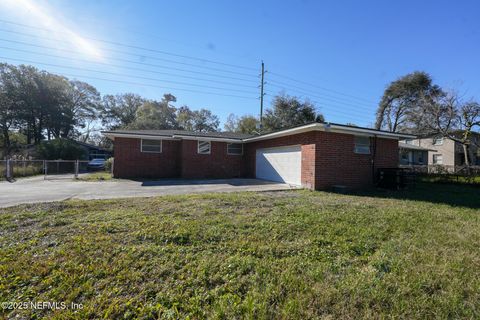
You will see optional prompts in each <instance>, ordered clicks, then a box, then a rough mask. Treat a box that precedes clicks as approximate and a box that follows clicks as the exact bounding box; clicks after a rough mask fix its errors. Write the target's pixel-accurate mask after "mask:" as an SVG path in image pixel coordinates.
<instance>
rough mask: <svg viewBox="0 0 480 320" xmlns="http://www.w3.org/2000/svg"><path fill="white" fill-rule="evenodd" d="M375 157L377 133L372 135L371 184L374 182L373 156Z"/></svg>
mask: <svg viewBox="0 0 480 320" xmlns="http://www.w3.org/2000/svg"><path fill="white" fill-rule="evenodd" d="M376 157H377V135H374V136H373V146H372V159H371V163H372V184H374V183H375V158H376Z"/></svg>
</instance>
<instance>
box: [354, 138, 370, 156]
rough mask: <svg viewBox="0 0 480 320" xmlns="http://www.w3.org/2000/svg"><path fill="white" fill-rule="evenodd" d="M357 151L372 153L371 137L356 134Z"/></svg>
mask: <svg viewBox="0 0 480 320" xmlns="http://www.w3.org/2000/svg"><path fill="white" fill-rule="evenodd" d="M354 152H355V153H360V154H370V138H369V137H362V136H355V150H354Z"/></svg>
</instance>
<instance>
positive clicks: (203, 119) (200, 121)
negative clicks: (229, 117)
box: [193, 109, 220, 132]
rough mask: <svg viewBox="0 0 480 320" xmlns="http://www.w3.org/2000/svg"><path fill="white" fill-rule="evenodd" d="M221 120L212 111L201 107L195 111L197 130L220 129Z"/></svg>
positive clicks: (194, 121)
mask: <svg viewBox="0 0 480 320" xmlns="http://www.w3.org/2000/svg"><path fill="white" fill-rule="evenodd" d="M219 125H220V120H219V119H218V117H217V116H216V115H214V114H213V113H212V111H210V110H207V109H200V110H195V111H193V130H194V131H197V132H214V131H218V126H219Z"/></svg>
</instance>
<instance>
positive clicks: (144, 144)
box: [103, 122, 414, 190]
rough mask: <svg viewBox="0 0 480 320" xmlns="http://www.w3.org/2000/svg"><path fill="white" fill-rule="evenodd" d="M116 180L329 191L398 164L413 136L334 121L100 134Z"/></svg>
mask: <svg viewBox="0 0 480 320" xmlns="http://www.w3.org/2000/svg"><path fill="white" fill-rule="evenodd" d="M103 134H104V135H105V136H107V137H108V138H110V139H112V140H113V141H114V159H115V165H114V176H115V177H119V178H139V177H143V178H241V177H245V178H258V179H265V180H271V181H278V182H284V183H289V184H292V185H299V186H303V187H306V188H310V189H317V190H318V189H327V188H329V187H331V186H333V185H343V186H347V187H351V188H358V187H362V186H368V185H371V184H372V183H373V180H374V177H375V172H376V170H377V169H378V168H396V167H397V166H398V162H399V153H398V140H399V139H408V138H414V136H410V135H404V134H396V133H391V132H386V131H380V130H374V129H368V128H361V127H353V126H347V125H340V124H333V123H317V122H315V123H310V124H306V125H302V126H298V127H294V128H289V129H285V130H280V131H276V132H271V133H266V134H262V135H245V134H237V133H231V132H210V133H195V132H189V131H182V130H117V131H105V132H103Z"/></svg>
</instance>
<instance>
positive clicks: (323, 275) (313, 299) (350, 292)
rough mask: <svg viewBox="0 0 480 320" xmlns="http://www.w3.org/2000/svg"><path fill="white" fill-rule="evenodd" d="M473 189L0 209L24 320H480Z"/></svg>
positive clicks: (478, 219)
mask: <svg viewBox="0 0 480 320" xmlns="http://www.w3.org/2000/svg"><path fill="white" fill-rule="evenodd" d="M479 195H480V194H479V189H478V188H471V187H467V186H449V185H437V184H429V185H420V186H418V187H417V189H415V190H412V191H403V192H389V191H372V192H365V193H363V194H357V195H339V194H333V193H326V192H310V191H305V190H300V191H285V192H271V193H238V194H212V195H194V196H168V197H157V198H149V199H144V198H142V199H140V198H137V199H125V200H108V201H105V200H102V201H66V202H61V203H54V204H42V205H24V206H19V207H14V208H8V209H0V215H1V216H2V219H1V220H0V301H2V302H5V301H14V302H25V301H36V302H38V301H53V302H66V303H70V302H75V303H80V304H82V305H83V309H81V310H77V311H73V310H57V311H55V312H52V311H48V310H36V311H32V310H13V311H12V310H1V309H0V318H1V317H9V318H14V317H15V316H18V317H19V318H21V319H30V318H38V319H40V318H55V319H70V318H78V319H86V318H88V319H99V318H107V319H137V318H140V319H155V318H158V317H160V318H170V319H177V318H190V319H201V318H218V319H232V318H237V319H241V318H249V319H272V318H275V319H287V318H288V319H291V318H293V319H308V318H325V319H340V318H341V319H360V318H404V319H412V318H417V319H428V318H445V319H447V318H448V319H455V318H470V319H474V318H477V319H478V318H479V317H480V249H479V248H480V210H479V208H480V196H479Z"/></svg>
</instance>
